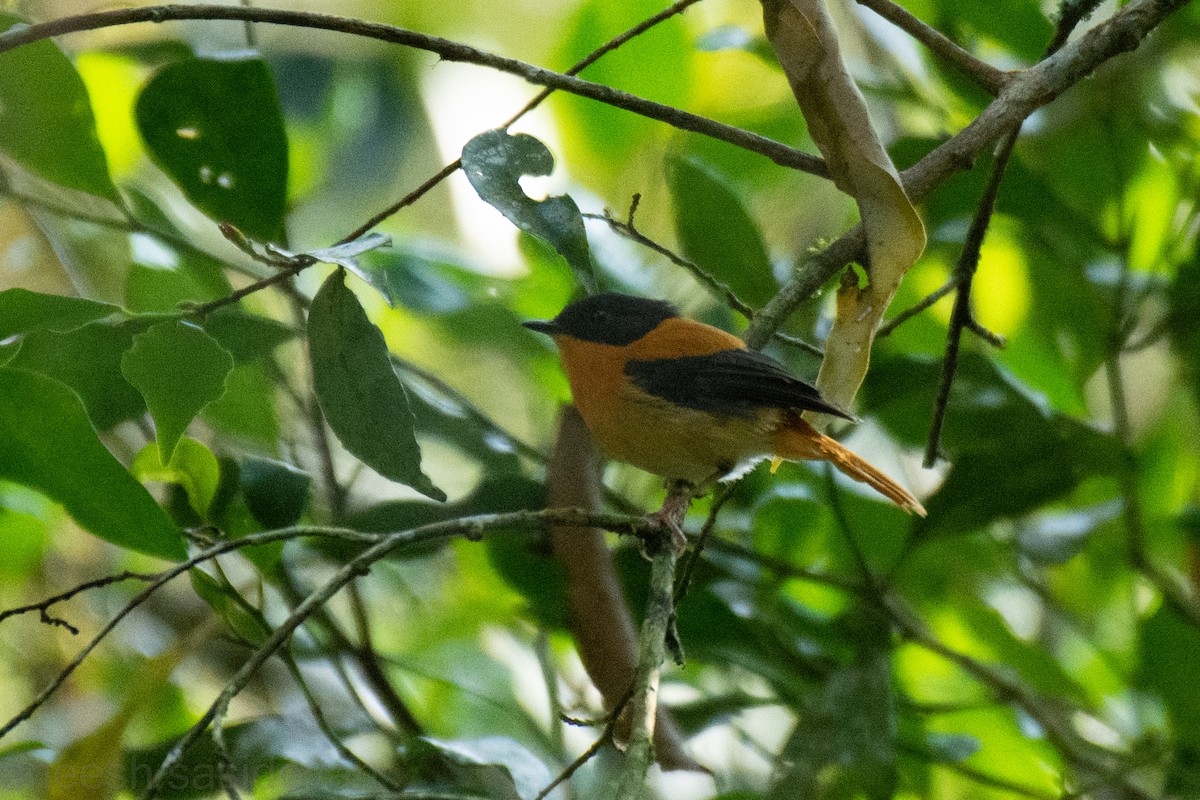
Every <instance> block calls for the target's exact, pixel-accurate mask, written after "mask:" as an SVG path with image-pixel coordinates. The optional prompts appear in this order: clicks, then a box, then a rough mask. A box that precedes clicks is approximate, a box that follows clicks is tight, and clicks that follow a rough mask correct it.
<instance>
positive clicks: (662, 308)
mask: <svg viewBox="0 0 1200 800" xmlns="http://www.w3.org/2000/svg"><path fill="white" fill-rule="evenodd" d="M677 316H679V312H678V311H676V309H675V306H673V305H671V304H670V303H667V302H664V301H662V300H646V299H645V298H642V297H632V296H630V295H627V294H617V293H616V292H604V293H603V294H596V295H592V296H591V297H585V298H583V299H582V300H576V301H575V302H574V303H571V304H570V305H569V306H567V307H566V308H564V309H563V310H562V312H561V313H559V315H558V316H557V317H555V318H554V319H552V320H532V321H530V322H526V323H524V325H525V327H526V328H529V329H531V330H535V331H539V332H541V333H548V334H550V335H551V336H554V335H556V334H564V335H566V336H572V337H574V338H576V339H582V340H583V341H585V342H595V343H597V344H612V345H626V344H630V343H631V342H636V341H637V340H638V339H640V338H642V337H643V336H645V335H646V334H647V333H649V332H650V331H652V330H654V329H655V328H656V327H657V326H658V324H659V323H660V322H662V321H663V320H665V319H670V318H671V317H677Z"/></svg>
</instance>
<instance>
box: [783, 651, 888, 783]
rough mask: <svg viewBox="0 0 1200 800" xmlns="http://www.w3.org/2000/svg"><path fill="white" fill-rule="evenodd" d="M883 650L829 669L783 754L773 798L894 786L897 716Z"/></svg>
mask: <svg viewBox="0 0 1200 800" xmlns="http://www.w3.org/2000/svg"><path fill="white" fill-rule="evenodd" d="M894 716H895V710H894V708H893V700H892V691H891V670H890V662H889V661H888V659H887V657H886V655H885V654H883V653H878V654H875V655H873V656H870V657H866V658H862V659H860V660H856V661H854V662H852V663H850V664H847V665H845V666H843V667H839V668H838V669H836V670H834V671H833V672H832V673H831V674H830V675H829V678H828V680H827V681H826V683H825V685H824V687H823V688H822V689H821V690H820V691H819V692H817V693H816V694H815V696H814V697H813V698H812V700H811V702H810V703H809V704H808V707H807V708H805V709H803V710H802V711H801V718H800V720H799V722H798V724H797V726H796V729H795V731H794V732H793V734H792V737H791V738H790V739H789V740H788V742H787V744H785V745H784V748H783V752H782V756H783V758H785V759H786V760H787V762H788V763H789V764H790V767H789V768H788V769H786V770H785V771H784V772H783V773H782V775H780V777H779V779H778V780H777V781H776V783H775V785H774V787H772V794H771V796H772V797H774V798H780V800H782V799H783V798H796V797H813V798H816V797H846V798H849V797H858V796H860V795H866V797H868V798H871V800H884V798H890V797H891V796H892V792H893V791H895V788H896V780H897V775H896V749H895V746H896V745H895V740H896V722H895V719H894Z"/></svg>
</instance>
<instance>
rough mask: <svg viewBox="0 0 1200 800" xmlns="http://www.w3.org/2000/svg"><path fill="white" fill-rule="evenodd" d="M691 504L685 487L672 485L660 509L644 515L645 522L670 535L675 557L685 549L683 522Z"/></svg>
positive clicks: (689, 495)
mask: <svg viewBox="0 0 1200 800" xmlns="http://www.w3.org/2000/svg"><path fill="white" fill-rule="evenodd" d="M691 504H692V495H691V492H690V491H688V489H687V488H686V487H682V486H677V485H672V486H669V487H668V489H667V497H666V499H664V500H663V504H662V508H660V509H659V510H658V511H655V512H654V513H652V514H647V515H646V520H647V521H648V522H650V523H651V524H653V525H661V526H662V527H664V528H666V529H667V531H668V532H669V533H670V534H671V549H672V550H674V551H675V555H676V556H680V555H683V551H684V550H686V549H687V535H686V534H684V532H683V520H684V517H686V516H687V510H688V507H689V506H690V505H691Z"/></svg>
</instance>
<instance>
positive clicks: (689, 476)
mask: <svg viewBox="0 0 1200 800" xmlns="http://www.w3.org/2000/svg"><path fill="white" fill-rule="evenodd" d="M522 324H523V325H524V326H525V327H526V328H529V329H530V330H533V331H537V332H539V333H543V334H547V335H549V336H550V337H552V338H553V340H554V342H555V343H556V344H557V345H558V350H559V355H560V357H561V360H562V364H563V368H564V371H565V372H566V375H567V382H568V383H569V384H570V387H571V395H572V399H573V401H574V404H575V406H576V408H578V410H579V413H580V415H581V416H582V417H583V420H584V422H585V423H586V424H587V427H588V429H589V430H590V431H591V433H592V436H593V437H594V438H595V439H596V441H597V442H598V443H599V445H600V449H601V450H602V451H603V452H604V453H605V455H607V456H608V457H609V458H612V459H615V460H617V461H622V462H625V463H627V464H632V465H633V466H635V467H638V468H639V469H642V470H645V471H646V472H650V473H653V474H655V475H659V476H661V477H663V478H665V479H666V481H667V485H668V496H667V501H666V502H665V503H664V505H663V508H662V509H661V510H660V511H659V512H656V514H653V515H651V516H652V517H654V518H655V519H656V520H658V521H659V522H662V523H664V524H666V526H667V527H668V528H669V529H670V530H671V532H672V535H673V537H674V538H675V540H676V546H677V547H680V545H679V539H680V537H682V536H683V534H682V530H681V528H680V523H681V521H682V518H683V514H684V513H685V512H686V510H687V506H688V504H689V503H690V494H688V493H687V492H686V491H680V492H672V491H671V487H672V486H675V487H682V488H683V489H697V488H703V487H706V486H708V485H709V484H711V483H712V482H714V481H716V480H720V479H722V478H724V477H728V476H736V475H738V474H740V473H741V471H742V470H744V469H745V468H747V467H748V466H750V465H753V464H756V463H757V462H759V461H761V460H763V459H766V458H771V459H773V463H772V468H771V471H772V472H774V471H775V469H776V468H778V466H779V464H780V462H781V461H801V460H813V461H828V462H829V463H831V464H832V465H833V466H835V467H837V469H839V470H841V471H842V472H843V473H845V474H846V475H848V476H850V477H851V478H853V479H855V480H857V481H861V482H863V483H866V484H867V485H869V486H871V487H872V488H874V489H875V490H876V491H878V492H880V493H881V494H883V495H884V496H885V497H887V498H888V499H889V500H891V501H892V502H893V503H895V504H896V505H897V506H899V507H900V508H902V509H903V510H904V511H906V512H908V513H910V514H918V515H920V516H925V509H924V508H923V507H922V506H921V503H920V502H919V501H918V500H917V499H916V498H915V497H914V496H913V495H912V494H910V493H909V492H907V491H906V490H905V489H904V488H903V487H901V486H900V485H899V484H898V483H896V482H895V481H894V480H892V479H891V478H889V477H888V476H887V475H885V474H884V473H883V472H882V471H880V470H879V469H878V468H876V467H875V466H873V465H871V464H870V463H868V462H867V461H865V460H864V459H862V458H860V457H859V456H858V455H856V454H855V453H853V452H852V451H851V450H849V449H848V448H846V447H845V446H844V445H842V444H841V443H839V442H838V441H837V440H835V439H833V438H832V437H830V436H826V435H825V434H823V433H821V432H820V431H818V430H817V429H816V428H815V427H813V426H812V425H811V424H810V423H809V422H808V421H807V420H805V419H804V418H803V416H802V414H803V412H806V411H812V412H818V413H823V414H832V415H833V416H836V417H840V418H842V419H846V420H851V421H854V420H856V418H855V417H854V416H853V415H852V414H849V413H847V412H846V411H844V410H842V409H840V408H838V407H836V406H835V405H833V404H832V403H830V402H828V401H827V400H825V398H823V397H822V396H821V393H820V392H819V391H818V390H817V389H816V387H814V386H812V385H810V384H808V383H806V382H804V381H802V380H801V379H799V378H797V377H795V376H794V375H792V374H791V373H789V372H788V371H787V370H786V369H785V368H784V367H783V365H781V364H780V363H779V362H778V361H775V360H774V359H773V358H771V357H769V356H766V355H764V354H762V353H759V352H757V351H754V350H750V349H748V348H747V347H746V345H745V343H744V342H743V341H742V340H741V339H739V338H738V337H737V336H734V335H733V334H731V333H728V332H726V331H723V330H721V329H720V328H716V327H713V326H711V325H706V324H704V323H702V322H697V321H695V320H692V319H688V318H686V317H683V316H680V314H679V311H678V310H677V309H676V308H675V306H673V305H671V304H670V303H667V302H665V301H662V300H653V299H648V298H642V297H634V296H632V295H627V294H620V293H617V292H602V293H599V294H593V295H588V296H585V297H583V298H581V299H579V300H576V301H574V302H572V303H569V304H568V305H567V306H566V307H565V308H563V310H562V311H561V312H560V313H559V314H558V315H557V316H556V317H554V318H553V319H550V320H529V321H527V322H524V323H522ZM673 496H674V497H673ZM680 498H683V499H682V501H681V499H680ZM681 503H682V506H681Z"/></svg>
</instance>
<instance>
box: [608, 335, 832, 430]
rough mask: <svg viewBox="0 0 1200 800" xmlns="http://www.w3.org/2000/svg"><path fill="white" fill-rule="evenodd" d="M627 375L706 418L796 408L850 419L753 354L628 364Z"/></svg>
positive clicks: (732, 352)
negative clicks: (762, 410)
mask: <svg viewBox="0 0 1200 800" xmlns="http://www.w3.org/2000/svg"><path fill="white" fill-rule="evenodd" d="M625 374H626V375H628V376H629V378H630V380H632V381H633V384H634V385H635V386H637V387H638V388H639V389H641V390H642V391H644V392H647V393H648V394H652V395H654V396H656V397H661V398H662V399H664V400H667V401H669V402H671V403H674V404H676V405H679V406H683V407H685V408H694V409H697V410H699V411H707V412H709V413H710V414H718V415H724V416H735V417H749V416H752V415H753V414H754V413H755V412H756V411H758V410H760V409H763V408H795V409H799V410H801V411H820V412H823V413H825V414H833V415H835V416H838V417H842V418H844V419H851V420H852V419H854V417H853V416H852V415H851V414H848V413H846V412H845V411H843V410H841V409H840V408H837V407H836V406H833V405H831V404H830V403H829V402H828V401H826V400H825V399H824V398H823V397H821V393H820V392H818V391H817V389H816V388H815V387H813V386H811V385H809V384H807V383H805V382H804V381H802V380H800V379H799V378H797V377H795V376H793V375H791V374H790V373H788V372H787V370H785V369H784V368H783V367H782V366H781V365H780V364H779V362H777V361H775V359H773V358H770V357H768V356H764V355H763V354H762V353H758V352H755V351H753V350H741V349H734V350H721V351H719V352H716V353H712V354H710V355H705V356H682V357H679V358H658V359H652V360H645V361H630V362H628V363H627V364H626V365H625Z"/></svg>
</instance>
